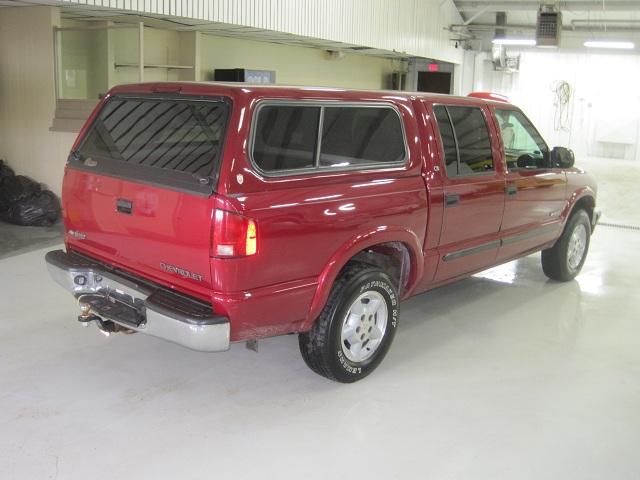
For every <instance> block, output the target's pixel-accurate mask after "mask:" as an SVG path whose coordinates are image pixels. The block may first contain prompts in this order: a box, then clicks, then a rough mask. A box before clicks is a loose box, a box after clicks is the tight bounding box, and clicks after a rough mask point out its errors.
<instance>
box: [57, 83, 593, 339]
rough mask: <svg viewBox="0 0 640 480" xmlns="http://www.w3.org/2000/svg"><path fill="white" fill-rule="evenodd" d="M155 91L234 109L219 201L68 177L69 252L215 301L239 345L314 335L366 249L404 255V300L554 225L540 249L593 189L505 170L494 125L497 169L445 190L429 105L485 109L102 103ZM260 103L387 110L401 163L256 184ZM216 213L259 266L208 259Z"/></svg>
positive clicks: (371, 98) (315, 95)
mask: <svg viewBox="0 0 640 480" xmlns="http://www.w3.org/2000/svg"><path fill="white" fill-rule="evenodd" d="M160 85H162V88H165V89H166V88H169V89H173V90H176V89H177V88H180V92H181V93H180V94H181V95H185V96H188V95H198V96H223V97H227V98H228V99H229V100H230V102H231V104H232V110H231V114H230V118H229V125H228V128H227V132H228V133H227V138H226V140H225V145H224V150H223V157H222V161H221V166H220V172H219V178H218V184H217V186H216V189H215V191H216V193H214V194H213V195H211V196H210V197H203V196H199V195H195V194H189V193H184V192H180V191H175V190H171V189H169V188H165V187H158V186H153V185H151V184H147V183H143V182H133V181H129V180H124V179H121V178H114V177H108V176H105V175H97V174H93V173H87V172H84V171H78V170H74V169H73V168H67V171H66V174H65V179H64V186H63V207H64V218H65V226H66V229H67V230H77V231H80V232H83V233H84V234H86V238H85V239H83V240H80V239H77V238H75V237H73V236H71V235H67V237H66V241H67V247H68V248H70V249H73V250H76V251H79V252H82V253H84V254H87V255H89V256H92V257H95V258H97V259H99V260H101V261H104V262H106V263H109V264H112V265H114V266H117V267H119V268H122V269H124V270H127V271H130V272H131V273H134V274H137V275H140V276H142V277H145V278H148V279H149V280H152V281H154V282H157V283H159V284H161V285H164V286H166V287H169V288H173V289H176V290H179V291H182V292H184V293H187V294H190V295H193V296H195V297H198V298H201V299H206V300H207V301H210V302H211V303H212V306H213V309H214V310H215V311H216V312H217V313H220V314H223V315H226V316H228V317H229V319H230V321H231V339H232V340H234V341H238V340H244V339H253V338H260V337H265V336H271V335H278V334H283V333H288V332H296V331H305V330H308V329H309V328H310V327H311V326H312V325H313V322H314V321H315V319H316V318H317V316H318V315H319V313H320V311H321V310H322V308H323V307H324V304H325V302H326V299H327V297H328V295H329V292H330V289H331V286H332V285H333V282H334V280H335V279H336V277H337V276H338V274H339V272H340V270H341V269H342V268H343V267H344V265H345V264H346V263H347V262H348V261H349V259H350V258H352V257H353V256H354V255H356V254H357V253H358V252H361V251H362V250H364V249H366V248H368V247H371V246H373V245H376V244H379V243H386V242H402V243H403V244H404V245H405V247H406V248H407V251H408V253H409V257H410V272H409V278H408V282H407V285H406V289H405V290H404V292H403V296H404V297H405V298H406V297H408V296H410V295H412V294H414V293H418V292H421V291H424V290H427V289H429V288H432V287H434V286H437V285H440V284H443V283H446V282H448V281H452V280H453V279H456V278H459V277H461V276H464V275H466V274H468V273H470V272H474V271H477V270H479V269H482V268H486V267H489V266H492V265H494V264H495V263H496V262H498V261H499V259H501V258H507V257H509V258H511V257H514V256H517V254H522V253H524V252H525V251H528V250H529V249H531V247H532V245H531V244H530V243H531V242H529V243H527V244H524V243H517V244H513V246H509V248H508V249H506V248H505V249H503V248H500V247H499V246H498V245H496V246H495V248H491V249H485V250H483V251H482V252H479V253H476V254H470V255H466V256H465V257H464V258H461V259H459V260H455V261H451V262H444V261H443V257H444V255H447V254H450V253H455V252H457V251H460V250H464V249H468V248H473V247H475V246H477V245H479V244H483V243H487V242H493V241H497V242H498V244H499V243H500V239H501V238H503V237H504V236H505V235H506V234H511V233H513V232H516V233H518V232H521V231H527V230H528V229H530V228H533V226H534V225H540V224H545V223H548V222H549V221H555V222H556V223H557V224H558V231H554V232H552V233H551V234H550V236H549V238H545V239H544V241H545V242H547V241H549V240H553V239H555V238H556V237H557V236H558V235H559V233H560V229H561V228H562V225H563V223H564V221H565V220H566V216H567V214H568V213H567V209H568V208H570V206H571V205H573V204H575V202H576V201H578V200H579V199H580V198H581V196H584V195H591V194H593V195H595V192H594V189H595V187H593V182H592V181H591V180H590V179H589V178H588V177H587V176H585V175H582V174H579V171H578V170H577V169H574V170H575V171H572V173H571V174H570V175H568V177H570V180H569V181H568V182H567V181H566V180H565V179H566V178H567V174H565V172H564V171H559V172H548V173H544V174H540V173H537V174H535V175H533V176H527V175H525V174H524V173H522V174H518V175H515V174H513V173H507V172H506V166H505V165H504V160H503V158H502V153H501V150H502V149H501V143H500V142H501V140H500V138H499V137H500V135H499V132H498V130H497V128H496V126H495V125H494V122H492V121H491V120H488V128H489V131H490V136H491V141H492V148H493V154H494V159H495V165H496V168H495V171H494V172H492V173H490V174H488V175H479V176H477V177H473V178H457V179H448V178H447V177H446V175H445V168H444V160H443V152H442V146H441V142H440V137H439V133H438V130H437V124H436V123H435V121H434V120H433V116H432V111H431V105H432V104H433V103H442V102H443V101H445V100H446V102H450V103H452V104H453V103H458V104H464V105H476V106H481V107H482V108H483V111H484V112H485V115H486V116H487V118H488V119H489V118H490V116H491V110H490V108H491V105H492V104H493V103H492V102H488V101H487V100H485V99H479V98H455V97H441V96H428V95H420V96H417V95H415V96H414V95H411V94H405V93H398V92H357V91H345V90H339V89H314V88H285V87H265V86H263V87H252V86H246V85H224V84H197V83H184V84H183V83H179V84H141V85H125V86H120V87H116V88H114V89H113V90H112V91H111V92H110V93H109V95H107V97H106V98H105V99H104V100H103V103H104V102H105V101H106V100H107V98H109V96H111V95H113V94H119V93H138V94H151V93H153V92H154V91H157V88H158V87H159V86H160ZM262 99H287V100H298V101H299V100H330V101H348V102H351V103H353V102H384V103H387V104H392V105H394V106H395V108H396V109H397V110H398V111H399V112H400V114H401V118H402V121H403V125H404V130H405V134H406V143H407V150H408V158H407V162H406V163H405V164H404V165H402V166H398V167H393V168H380V169H364V170H360V171H335V172H315V173H312V174H299V175H288V176H281V177H265V176H262V175H261V174H260V173H259V172H257V171H256V170H255V169H254V168H253V167H252V164H251V161H250V159H249V140H248V139H249V135H250V129H251V124H252V119H253V113H254V111H255V109H256V106H257V104H258V103H259V102H260V100H262ZM101 105H102V104H101ZM101 105H99V106H98V107H97V108H96V110H95V111H94V113H93V114H92V117H91V118H90V119H89V121H88V122H87V125H86V126H85V127H84V128H83V130H82V131H81V133H80V135H79V137H78V138H79V140H80V139H81V138H82V137H83V136H84V135H85V134H86V133H87V131H88V130H87V129H88V126H89V125H90V123H91V121H92V120H93V118H94V117H95V115H96V114H97V112H98V111H99V109H100V108H101ZM79 140H78V141H79ZM77 145H78V142H76V145H74V148H75V147H77ZM510 181H511V182H515V183H517V184H518V186H519V188H520V189H521V190H522V192H523V195H522V196H519V197H518V199H517V201H513V202H511V203H509V201H508V200H505V184H506V182H510ZM589 189H591V190H589ZM450 193H455V194H458V195H459V196H460V204H459V205H457V206H456V207H455V208H445V206H444V204H445V202H444V199H445V195H447V194H450ZM119 198H125V199H129V200H132V201H133V203H134V205H135V207H134V209H133V212H132V213H131V215H122V214H120V213H118V212H116V211H115V207H114V205H115V202H116V200H117V199H119ZM216 208H218V209H223V210H228V211H232V212H236V213H239V214H241V215H244V216H246V217H248V218H251V219H253V220H254V221H255V223H256V225H257V229H258V251H257V254H256V255H253V256H249V257H240V258H231V259H225V258H213V257H211V255H210V250H209V249H210V241H211V219H212V215H213V212H214V210H215V209H216ZM503 213H504V214H503ZM538 240H539V239H538ZM535 241H537V240H535ZM535 241H534V243H535ZM534 246H535V245H534ZM163 263H164V264H169V265H174V266H177V267H179V268H181V269H184V270H187V271H189V272H192V273H194V274H197V275H196V278H192V277H189V278H185V277H184V276H182V275H180V274H178V273H175V272H174V273H172V271H171V270H167V269H165V268H163V267H162V266H161V264H163Z"/></svg>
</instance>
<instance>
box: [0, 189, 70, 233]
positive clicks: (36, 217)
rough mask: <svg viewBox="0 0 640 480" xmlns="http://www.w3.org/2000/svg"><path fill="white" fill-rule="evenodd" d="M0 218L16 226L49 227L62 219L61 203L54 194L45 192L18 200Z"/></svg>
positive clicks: (1, 213)
mask: <svg viewBox="0 0 640 480" xmlns="http://www.w3.org/2000/svg"><path fill="white" fill-rule="evenodd" d="M0 217H1V218H2V219H3V220H5V221H7V222H9V223H15V224H16V225H25V226H35V227H47V226H49V225H53V224H54V223H56V221H57V220H58V218H59V217H60V201H59V200H58V197H56V196H55V194H54V193H53V192H50V191H49V190H43V191H41V192H38V193H36V194H34V195H32V196H30V197H27V198H23V199H21V200H18V201H17V202H15V203H14V204H13V205H11V206H10V207H9V209H8V210H6V211H4V212H0Z"/></svg>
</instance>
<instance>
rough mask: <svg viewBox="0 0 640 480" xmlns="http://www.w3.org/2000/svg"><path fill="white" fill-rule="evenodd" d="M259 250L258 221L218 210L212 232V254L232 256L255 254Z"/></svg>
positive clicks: (222, 256) (215, 213)
mask: <svg viewBox="0 0 640 480" xmlns="http://www.w3.org/2000/svg"><path fill="white" fill-rule="evenodd" d="M257 251H258V231H257V228H256V222H255V221H253V220H252V219H250V218H247V217H243V216H242V215H238V214H236V213H231V212H227V211H226V210H216V211H215V212H214V217H213V231H212V232H211V256H213V257H221V258H230V257H247V256H249V255H255V254H256V252H257Z"/></svg>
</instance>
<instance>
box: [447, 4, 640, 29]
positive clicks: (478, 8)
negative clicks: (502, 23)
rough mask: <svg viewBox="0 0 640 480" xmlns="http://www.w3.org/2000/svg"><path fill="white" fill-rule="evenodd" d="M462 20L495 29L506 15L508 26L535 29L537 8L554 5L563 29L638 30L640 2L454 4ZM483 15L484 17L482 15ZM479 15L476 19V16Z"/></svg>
mask: <svg viewBox="0 0 640 480" xmlns="http://www.w3.org/2000/svg"><path fill="white" fill-rule="evenodd" d="M454 3H455V4H456V6H457V7H458V9H459V10H460V12H461V14H462V16H463V18H464V19H465V20H469V19H470V18H473V21H472V22H471V25H477V24H490V25H495V23H496V21H495V19H496V12H498V11H503V12H505V13H506V14H507V25H522V26H529V27H535V25H536V18H537V10H538V6H539V5H540V4H541V3H545V4H550V5H555V6H556V8H557V9H558V10H560V11H561V12H562V23H563V25H564V27H565V28H577V29H580V28H586V27H589V28H592V29H604V28H605V27H606V28H607V29H609V30H615V29H622V28H626V29H629V28H633V29H636V30H640V1H637V0H615V1H614V0H598V1H583V0H563V1H558V2H554V1H546V2H536V1H526V0H520V1H517V0H516V1H499V0H493V1H492V0H471V1H467V0H454ZM483 12H484V13H483ZM476 15H478V16H476Z"/></svg>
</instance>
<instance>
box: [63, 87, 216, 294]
mask: <svg viewBox="0 0 640 480" xmlns="http://www.w3.org/2000/svg"><path fill="white" fill-rule="evenodd" d="M228 113H229V104H228V103H227V102H226V101H225V100H223V99H220V98H215V99H200V98H198V99H193V98H188V97H187V98H168V97H153V96H130V95H129V96H115V97H112V98H110V99H109V100H108V101H107V102H106V103H105V105H104V106H103V108H102V109H101V111H100V112H99V113H98V115H97V117H96V118H95V120H94V122H93V124H92V126H91V128H90V129H89V131H88V133H87V134H86V136H85V138H84V139H82V140H81V142H80V144H79V147H78V148H77V150H76V151H75V152H72V154H71V156H70V159H69V168H68V169H67V172H66V175H65V179H64V185H63V208H64V212H65V224H66V227H67V230H68V235H67V240H68V242H69V244H70V246H72V247H73V248H76V249H78V250H81V251H84V252H86V253H88V254H93V255H95V256H98V257H99V258H101V259H104V260H106V261H110V262H113V263H114V264H116V265H118V266H120V267H123V268H125V269H130V270H132V271H136V272H139V273H141V274H144V275H146V276H149V277H151V278H155V279H156V280H159V281H161V282H164V283H168V284H171V285H181V286H183V287H184V288H188V289H189V290H192V291H194V290H195V291H198V290H199V288H198V287H200V288H202V287H210V286H211V275H210V268H209V257H210V237H211V216H212V211H213V201H214V199H213V196H212V194H213V189H214V185H215V183H216V181H217V173H218V166H219V163H220V159H221V150H222V145H223V141H224V131H225V127H226V121H227V118H228Z"/></svg>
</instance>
